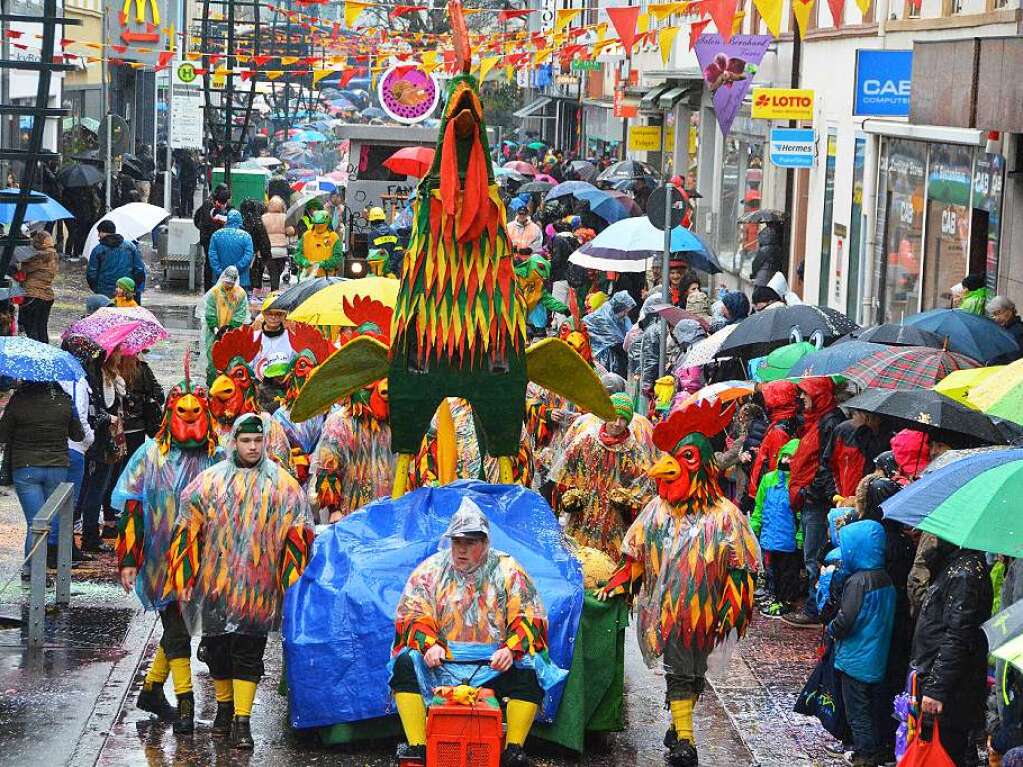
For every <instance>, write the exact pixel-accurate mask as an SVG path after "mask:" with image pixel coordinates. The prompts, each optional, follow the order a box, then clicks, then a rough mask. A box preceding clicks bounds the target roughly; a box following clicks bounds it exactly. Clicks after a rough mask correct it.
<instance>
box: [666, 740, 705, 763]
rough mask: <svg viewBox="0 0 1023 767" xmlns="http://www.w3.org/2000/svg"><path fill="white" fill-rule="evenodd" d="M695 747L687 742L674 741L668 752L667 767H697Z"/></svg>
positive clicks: (698, 760)
mask: <svg viewBox="0 0 1023 767" xmlns="http://www.w3.org/2000/svg"><path fill="white" fill-rule="evenodd" d="M699 765H700V758H699V756H698V755H697V753H696V746H694V745H693V744H692V743H690V742H689V741H688V740H676V741H675V745H673V746H672V747H671V748H670V749H669V751H668V767H699Z"/></svg>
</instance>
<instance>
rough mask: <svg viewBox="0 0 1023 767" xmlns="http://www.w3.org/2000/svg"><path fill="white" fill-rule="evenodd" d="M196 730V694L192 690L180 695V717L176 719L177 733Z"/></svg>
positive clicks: (175, 728) (184, 733) (175, 732)
mask: <svg viewBox="0 0 1023 767" xmlns="http://www.w3.org/2000/svg"><path fill="white" fill-rule="evenodd" d="M193 732H195V695H193V694H192V693H190V692H185V693H182V694H181V695H179V696H178V718H177V719H175V720H174V734H175V735H191V734H192V733H193Z"/></svg>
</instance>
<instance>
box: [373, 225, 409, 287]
mask: <svg viewBox="0 0 1023 767" xmlns="http://www.w3.org/2000/svg"><path fill="white" fill-rule="evenodd" d="M368 239H369V247H370V248H375V249H377V250H384V251H386V252H387V271H389V272H390V273H391V274H397V275H400V274H401V265H402V264H401V262H402V259H403V258H404V257H405V254H404V252H402V251H401V250H399V249H398V233H397V232H395V231H394V227H393V226H391V225H390V224H388V223H387V222H386V221H378V222H376V223H375V224H373V226H371V227H370V228H369V235H368ZM395 251H397V252H395Z"/></svg>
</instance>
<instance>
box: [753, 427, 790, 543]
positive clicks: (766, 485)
mask: <svg viewBox="0 0 1023 767" xmlns="http://www.w3.org/2000/svg"><path fill="white" fill-rule="evenodd" d="M797 447H799V440H798V439H792V440H789V441H788V442H786V443H785V446H784V447H782V449H781V450H780V451H779V452H778V459H779V460H781V459H782V458H784V457H786V456H787V457H789V458H791V457H792V456H793V455H794V454H795V452H796V448H797ZM750 527H752V528H753V532H754V533H755V534H756V535H757V537H758V538H759V539H760V548H761V549H763V550H764V551H795V550H796V549H797V548H799V546H800V545H802V542H803V536H802V534H801V533H800V531H799V516H798V514H797V513H796V512H794V511H793V510H792V504H791V503H790V502H789V473H788V472H787V471H782V470H781V469H774V470H773V471H769V472H767V474H765V475H764V478H763V479H762V480H760V487H759V488H758V489H757V502H756V506H754V508H753V516H752V517H750Z"/></svg>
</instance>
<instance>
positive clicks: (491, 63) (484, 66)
mask: <svg viewBox="0 0 1023 767" xmlns="http://www.w3.org/2000/svg"><path fill="white" fill-rule="evenodd" d="M500 60H501V57H500V56H487V57H486V58H483V59H480V84H482V83H483V82H484V81H485V80H486V79H487V75H489V74H490V70H491V69H493V68H494V67H495V66H497V62H498V61H500Z"/></svg>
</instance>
